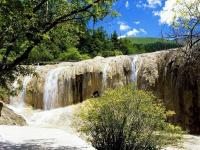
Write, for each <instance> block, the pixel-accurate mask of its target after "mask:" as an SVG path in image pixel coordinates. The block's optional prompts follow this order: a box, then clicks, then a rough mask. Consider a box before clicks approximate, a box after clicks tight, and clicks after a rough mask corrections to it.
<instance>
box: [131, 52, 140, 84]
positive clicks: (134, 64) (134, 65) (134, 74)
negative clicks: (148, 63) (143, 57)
mask: <svg viewBox="0 0 200 150" xmlns="http://www.w3.org/2000/svg"><path fill="white" fill-rule="evenodd" d="M137 62H138V56H137V55H135V56H133V60H132V63H131V68H132V73H131V82H137V71H138V70H137Z"/></svg>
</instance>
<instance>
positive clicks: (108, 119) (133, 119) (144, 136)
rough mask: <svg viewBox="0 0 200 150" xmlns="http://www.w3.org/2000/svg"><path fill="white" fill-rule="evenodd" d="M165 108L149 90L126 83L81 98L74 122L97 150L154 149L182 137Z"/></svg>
mask: <svg viewBox="0 0 200 150" xmlns="http://www.w3.org/2000/svg"><path fill="white" fill-rule="evenodd" d="M165 111H166V110H165V108H164V106H163V105H162V104H161V103H159V102H158V101H157V100H156V97H154V96H153V95H152V94H151V93H148V92H145V91H141V90H132V89H131V86H128V87H125V88H117V89H115V90H110V91H107V92H106V93H105V94H104V95H103V96H102V97H100V98H97V99H91V100H89V101H86V102H84V104H83V105H82V106H81V107H80V108H79V110H77V113H76V115H75V116H76V117H75V121H74V122H75V126H76V128H77V129H78V131H80V132H82V133H84V135H86V137H87V139H88V140H89V141H90V142H91V143H92V145H93V146H94V147H95V148H96V149H98V150H132V149H136V150H144V149H146V150H147V149H148V150H154V149H155V150H156V149H160V148H161V147H162V146H165V145H167V144H172V143H174V142H177V141H178V140H179V139H180V138H181V133H182V131H181V128H179V127H175V126H173V125H171V124H169V123H167V122H166V115H165Z"/></svg>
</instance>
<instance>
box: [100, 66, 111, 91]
mask: <svg viewBox="0 0 200 150" xmlns="http://www.w3.org/2000/svg"><path fill="white" fill-rule="evenodd" d="M109 69H110V67H109V63H106V64H105V66H104V67H103V70H102V73H103V79H102V85H103V88H102V91H103V90H105V89H106V88H107V79H108V71H109Z"/></svg>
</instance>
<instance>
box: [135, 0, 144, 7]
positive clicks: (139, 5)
mask: <svg viewBox="0 0 200 150" xmlns="http://www.w3.org/2000/svg"><path fill="white" fill-rule="evenodd" d="M142 3H143V2H142V1H141V0H140V1H139V2H138V3H137V4H136V7H137V8H141V7H142V5H143V4H142Z"/></svg>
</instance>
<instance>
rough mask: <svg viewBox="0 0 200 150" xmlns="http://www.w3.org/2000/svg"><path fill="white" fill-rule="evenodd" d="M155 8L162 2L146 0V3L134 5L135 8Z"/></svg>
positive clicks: (160, 0)
mask: <svg viewBox="0 0 200 150" xmlns="http://www.w3.org/2000/svg"><path fill="white" fill-rule="evenodd" d="M157 6H162V0H147V1H146V3H143V2H142V1H139V3H137V4H136V7H137V8H141V7H144V8H156V7H157Z"/></svg>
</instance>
